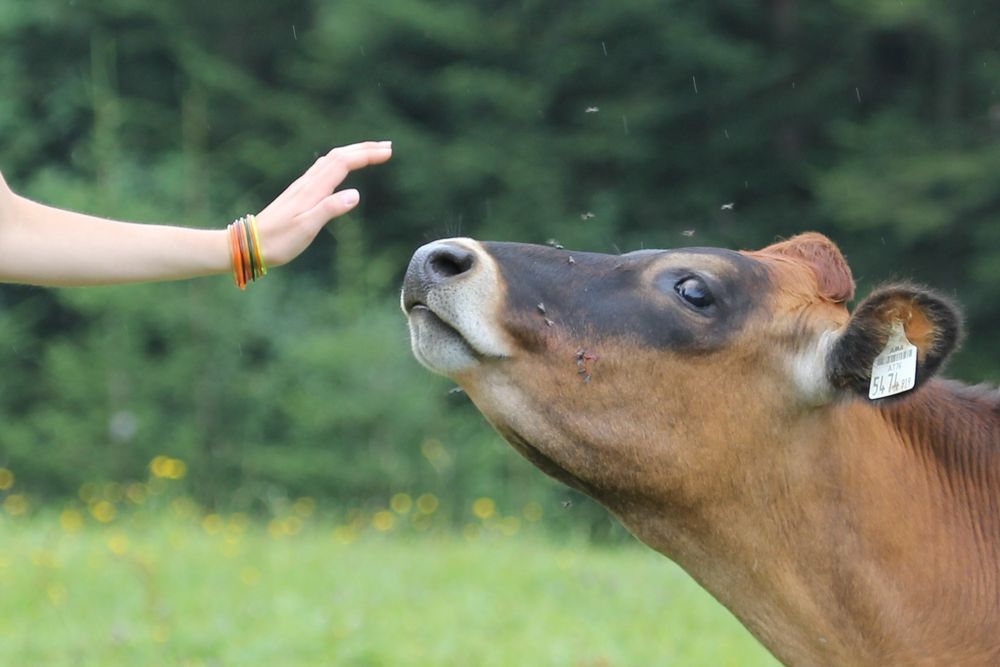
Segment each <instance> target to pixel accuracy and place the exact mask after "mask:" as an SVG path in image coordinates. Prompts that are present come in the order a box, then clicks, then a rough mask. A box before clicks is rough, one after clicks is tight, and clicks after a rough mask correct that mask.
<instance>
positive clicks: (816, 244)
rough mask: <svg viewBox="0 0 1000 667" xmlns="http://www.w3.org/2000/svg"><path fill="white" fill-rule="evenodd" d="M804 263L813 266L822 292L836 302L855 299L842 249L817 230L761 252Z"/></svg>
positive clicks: (781, 242)
mask: <svg viewBox="0 0 1000 667" xmlns="http://www.w3.org/2000/svg"><path fill="white" fill-rule="evenodd" d="M758 252H760V253H762V254H767V255H771V256H773V257H783V258H785V259H787V260H791V261H794V262H797V263H799V264H804V265H806V266H808V267H809V268H810V269H812V272H813V274H814V275H815V276H816V284H817V286H818V288H819V293H820V295H821V296H822V297H823V298H824V299H827V300H828V301H832V302H833V303H846V302H848V301H850V300H851V299H853V298H854V277H853V276H852V275H851V268H850V267H849V266H848V265H847V260H846V259H844V255H843V253H841V252H840V248H838V247H837V245H836V244H835V243H834V242H833V241H831V240H830V239H828V238H827V237H825V236H823V235H822V234H819V233H818V232H806V233H804V234H799V235H797V236H793V237H792V238H790V239H788V240H786V241H779V242H778V243H774V244H772V245H769V246H767V247H766V248H764V249H762V250H760V251H758Z"/></svg>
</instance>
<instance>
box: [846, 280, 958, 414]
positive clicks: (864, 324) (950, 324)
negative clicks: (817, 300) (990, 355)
mask: <svg viewBox="0 0 1000 667" xmlns="http://www.w3.org/2000/svg"><path fill="white" fill-rule="evenodd" d="M900 333H902V334H903V335H904V336H905V340H903V339H901V337H900ZM961 337H962V318H961V314H960V312H959V310H958V308H957V307H956V306H955V305H954V304H953V303H952V302H951V300H949V299H948V298H946V297H944V296H942V295H940V294H937V293H935V292H932V291H930V290H927V289H923V288H921V287H916V286H914V285H907V284H899V285H888V286H886V287H882V288H880V289H877V290H875V291H874V292H872V293H871V294H870V295H868V297H867V298H866V299H865V300H864V301H862V302H861V303H860V304H858V307H857V308H855V309H854V312H853V313H852V314H851V319H850V320H849V321H848V323H847V326H846V328H845V330H844V332H843V333H842V334H841V335H840V336H839V337H838V339H837V340H836V342H834V343H833V345H832V347H831V348H830V351H829V355H828V357H827V379H828V380H829V382H830V384H831V385H832V386H833V388H834V389H838V390H847V391H850V392H853V393H856V394H860V395H862V396H865V397H872V398H881V397H882V396H880V395H879V394H880V393H881V392H877V391H874V390H873V391H872V394H870V393H869V390H870V388H871V387H872V381H871V380H872V371H873V366H874V365H875V361H876V357H879V356H880V355H882V354H883V353H885V352H887V347H889V346H890V344H891V345H894V346H895V348H894V349H898V350H900V351H901V354H900V355H898V358H904V357H907V356H913V351H912V348H910V345H912V346H913V347H915V348H916V350H915V356H916V369H915V377H914V378H913V386H912V387H910V388H913V389H915V388H917V387H919V386H920V385H921V384H922V383H923V382H924V381H926V380H927V379H928V378H930V377H931V376H932V375H934V373H936V372H937V370H938V369H939V368H940V367H941V364H942V363H943V362H944V361H945V359H947V358H948V355H949V354H951V352H952V351H953V350H954V349H955V347H956V346H957V345H958V343H959V341H960V339H961ZM885 360H886V358H885V357H882V358H881V359H880V362H881V361H885ZM909 363H912V362H909ZM910 368H911V369H912V366H910ZM887 370H888V369H887ZM905 372H907V371H905V370H904V373H905ZM906 390H908V389H904V391H906ZM895 393H900V392H891V394H889V395H892V394H895Z"/></svg>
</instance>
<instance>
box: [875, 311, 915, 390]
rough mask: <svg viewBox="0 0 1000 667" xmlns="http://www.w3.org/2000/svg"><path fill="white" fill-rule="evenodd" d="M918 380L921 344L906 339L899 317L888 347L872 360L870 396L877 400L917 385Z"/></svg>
mask: <svg viewBox="0 0 1000 667" xmlns="http://www.w3.org/2000/svg"><path fill="white" fill-rule="evenodd" d="M916 380H917V346H916V345H914V344H913V343H911V342H910V341H908V340H907V339H906V333H905V332H904V331H903V323H902V322H900V321H899V320H896V321H895V322H893V323H892V331H891V332H890V333H889V340H887V341H886V343H885V348H883V349H882V352H881V353H879V355H878V356H877V357H875V362H874V363H873V364H872V382H871V385H870V386H869V387H868V398H870V399H871V400H873V401H874V400H875V399H878V398H885V397H887V396H895V395H896V394H902V393H903V392H904V391H909V390H910V389H913V385H914V384H915V383H916Z"/></svg>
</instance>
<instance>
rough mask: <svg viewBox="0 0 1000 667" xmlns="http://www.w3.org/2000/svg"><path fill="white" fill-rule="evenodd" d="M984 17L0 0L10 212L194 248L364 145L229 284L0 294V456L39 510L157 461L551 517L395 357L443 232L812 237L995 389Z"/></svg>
mask: <svg viewBox="0 0 1000 667" xmlns="http://www.w3.org/2000/svg"><path fill="white" fill-rule="evenodd" d="M998 28H1000V8H998V7H996V6H994V5H991V4H989V3H972V2H954V3H948V4H942V3H931V2H907V3H899V2H896V0H864V1H862V0H839V1H837V2H830V3H804V2H800V1H797V0H774V1H773V2H767V3H761V2H746V1H743V0H728V1H727V2H722V3H707V4H705V3H702V4H699V3H678V2H669V3H664V2H652V1H645V0H629V1H627V2H618V3H592V2H585V3H576V4H573V5H565V6H563V5H559V4H558V3H551V2H540V1H537V0H525V1H523V2H506V3H501V2H475V3H470V2H462V1H458V0H450V1H447V2H427V1H426V0H385V1H383V2H366V3H361V2H320V1H319V0H295V1H293V2H282V3H263V2H255V3H248V2H236V1H235V0H223V1H220V2H194V1H192V0H182V1H179V2H168V3H149V2H145V1H144V0H105V1H96V0H74V1H73V2H65V1H64V0H60V1H59V2H56V1H54V0H38V1H37V2H33V3H24V2H16V1H15V0H0V43H2V44H3V46H4V48H3V49H0V83H2V85H3V92H2V94H0V169H2V170H3V172H4V174H5V175H6V176H7V178H8V181H9V182H10V183H11V185H12V186H13V187H14V188H15V189H16V190H18V191H20V192H23V193H25V194H27V195H29V196H33V197H36V198H39V199H43V200H45V201H48V202H51V203H53V204H57V205H62V206H66V207H70V208H76V209H80V210H85V211H89V212H94V213H100V214H103V215H108V216H112V217H120V218H131V219H139V220H145V221H162V222H180V223H182V224H192V225H199V226H217V227H218V226H222V225H223V224H225V223H226V222H228V221H229V220H230V219H232V218H234V217H236V216H238V215H240V214H242V213H244V212H246V211H250V210H256V209H259V208H260V207H261V206H262V205H263V204H265V203H266V202H267V201H269V199H270V198H271V197H272V196H273V195H274V194H276V193H277V192H278V191H279V190H280V189H281V188H283V187H284V186H285V185H286V184H287V183H288V182H289V181H290V179H292V178H294V177H295V176H297V175H298V174H299V173H300V172H301V170H302V169H303V168H305V167H306V166H307V165H308V164H309V163H310V162H311V161H312V159H313V158H314V156H315V155H317V154H318V153H320V152H322V151H325V150H326V149H328V148H329V147H330V146H332V145H336V144H341V143H347V142H351V141H355V140H359V139H363V138H372V139H384V138H389V139H392V140H394V144H395V148H396V153H395V157H394V159H393V161H392V162H391V163H390V164H389V165H386V166H384V167H379V168H378V169H373V170H371V171H370V172H366V173H362V174H358V175H356V176H352V178H351V183H352V184H353V185H356V186H358V187H360V188H361V189H362V194H363V201H362V205H361V208H360V209H359V211H358V212H356V213H354V214H352V215H351V216H350V218H349V219H346V220H343V221H338V222H337V223H334V225H333V226H332V227H331V231H332V234H329V235H324V236H323V238H321V239H320V240H319V241H318V242H317V243H316V244H315V246H314V247H313V248H311V249H310V251H309V252H308V253H307V254H306V255H305V256H304V257H302V258H301V259H300V260H299V261H297V262H296V263H295V264H294V265H292V266H289V267H287V268H283V269H280V270H278V271H276V272H275V273H274V274H273V276H271V277H269V278H268V279H267V280H266V281H264V282H263V283H262V284H260V285H258V286H254V287H253V288H252V289H251V290H250V291H249V293H247V294H238V293H237V292H236V290H235V289H234V288H233V287H232V286H231V284H230V283H229V282H228V281H227V279H226V278H218V279H209V280H201V281H194V282H191V283H187V284H173V285H157V286H141V287H127V288H115V289H93V290H59V291H51V290H49V291H47V290H38V289H27V288H20V287H5V288H3V289H2V290H0V364H2V368H3V371H2V372H3V380H2V381H0V419H2V420H3V424H4V428H3V429H2V431H0V465H4V466H9V467H11V468H13V469H15V471H16V472H17V474H18V479H19V480H20V482H19V483H23V484H25V485H26V486H28V487H30V488H31V489H32V490H34V491H37V492H39V493H47V494H51V495H69V494H73V493H74V492H75V490H76V488H77V487H78V486H79V484H80V483H82V482H83V481H89V480H99V479H129V478H135V477H138V476H142V475H144V468H145V466H146V464H147V463H148V462H149V460H150V459H151V458H152V457H153V456H154V455H156V454H160V453H164V454H170V455H172V456H177V457H180V458H182V459H183V460H185V461H186V462H188V464H189V467H190V474H189V478H188V484H189V487H190V490H191V491H192V493H194V494H195V495H197V496H198V497H199V498H200V499H202V500H204V501H206V502H214V503H230V502H233V503H237V504H240V505H254V504H256V503H259V502H266V499H267V498H269V497H272V496H274V495H275V494H277V495H279V496H280V495H284V494H306V493H308V494H313V495H318V496H327V497H332V498H336V499H341V500H345V501H351V502H364V501H365V500H366V499H369V498H379V499H381V500H383V501H384V498H385V496H386V494H390V493H392V492H395V491H399V490H409V491H412V492H422V491H424V490H428V491H433V492H435V493H437V494H439V495H440V496H441V497H442V498H445V499H448V500H450V501H452V506H454V507H463V506H464V505H467V502H468V500H469V499H470V498H474V497H475V496H476V495H478V494H489V495H493V496H495V497H498V498H499V499H500V500H501V502H503V501H504V500H505V499H506V500H509V501H510V502H511V503H514V502H521V501H522V500H526V499H529V498H536V497H537V498H541V497H543V496H544V497H547V498H549V499H550V501H549V502H550V503H552V504H553V505H558V501H557V499H560V498H564V497H568V492H564V491H562V490H558V489H557V488H556V487H554V486H552V485H551V484H549V483H548V482H545V481H543V479H542V477H541V475H540V474H538V473H536V472H534V471H533V470H531V469H530V468H529V467H528V466H527V465H526V464H524V463H523V462H521V461H519V460H517V459H515V458H514V455H513V454H512V453H511V452H509V451H507V450H506V449H505V447H504V446H503V445H501V444H500V443H499V441H498V438H497V437H496V436H494V435H492V434H491V433H490V432H489V431H488V430H487V429H486V427H485V426H484V425H483V423H482V421H481V419H480V418H479V417H478V415H477V414H476V413H475V411H474V410H473V409H472V408H471V407H470V406H469V405H468V404H467V401H466V400H465V399H464V398H463V397H461V396H449V395H448V394H447V390H448V384H447V383H445V382H443V381H439V380H437V379H433V378H430V377H429V376H428V375H427V374H426V372H424V371H423V370H422V369H420V368H419V367H418V366H417V364H416V362H414V361H413V360H412V359H410V357H409V353H408V349H407V346H408V343H407V337H406V333H405V326H404V322H403V318H402V316H401V315H400V314H399V313H398V312H397V309H396V305H395V301H396V293H395V289H396V284H397V282H398V279H399V276H400V275H401V272H402V270H403V268H404V267H405V263H406V260H407V258H408V256H409V254H410V253H411V252H412V250H413V249H414V248H416V247H417V246H418V245H420V244H421V243H423V242H425V241H427V240H430V239H433V238H437V237H441V236H450V235H471V236H477V237H480V238H491V239H498V240H518V241H531V242H545V241H546V240H547V239H549V238H554V239H558V240H559V241H560V242H561V243H563V244H565V245H567V247H578V248H581V249H586V250H596V251H614V250H615V249H619V248H620V249H621V250H628V249H634V248H638V247H642V246H645V247H656V246H659V247H669V246H677V245H692V244H694V245H727V246H736V247H760V246H763V245H765V244H767V243H769V242H770V241H772V240H773V239H774V238H775V237H776V236H778V235H780V236H790V235H792V234H794V233H796V232H800V231H804V230H807V229H816V230H819V231H822V232H825V233H827V234H829V235H830V236H831V237H833V238H834V240H835V241H837V242H838V243H839V244H840V245H841V247H842V248H843V249H844V251H845V253H846V254H847V255H848V257H849V259H850V260H851V263H852V266H853V267H854V270H855V273H856V275H857V277H858V278H859V281H860V283H861V285H862V289H861V292H860V293H861V294H863V293H864V292H866V291H867V287H868V286H869V285H871V284H872V283H875V282H880V281H883V280H885V279H888V278H890V277H896V278H912V279H914V280H916V281H921V282H928V283H930V284H933V285H934V286H936V287H937V288H939V289H941V290H943V291H944V292H946V293H954V294H955V295H956V296H957V297H958V300H959V301H960V302H962V303H963V304H964V305H965V307H966V310H967V313H968V325H969V330H970V335H969V339H968V343H967V345H966V352H965V353H964V354H960V355H959V356H958V358H957V359H956V361H955V363H954V366H953V368H954V371H955V372H957V373H958V374H960V375H965V376H967V377H969V378H972V379H976V380H990V379H991V378H995V377H997V376H998V375H1000V355H998V354H997V351H996V350H995V346H994V344H993V339H994V338H995V337H994V336H993V335H992V331H993V329H994V328H995V326H996V321H997V319H998V312H997V308H998V304H1000V294H998V291H1000V288H998V287H997V286H998V285H1000V280H998V278H1000V268H998V267H1000V256H998V255H997V252H998V251H997V250H995V248H997V247H1000V246H998V243H1000V188H998V187H997V185H996V177H995V175H996V174H997V173H998V171H1000V158H998V155H1000V153H998V151H997V133H998V128H1000V101H998V98H997V91H998V89H1000V51H998V50H997V48H996V43H995V39H996V35H997V34H1000V30H998ZM729 203H732V204H733V207H732V209H731V210H728V208H727V209H723V207H722V206H723V205H724V204H729ZM133 427H134V433H132V432H131V430H132V428H133ZM116 429H117V430H116ZM123 433H128V437H123V435H122V434H123ZM116 434H117V435H116ZM427 442H438V443H440V445H441V447H442V449H443V451H444V452H445V453H446V454H445V455H443V457H442V458H438V459H437V460H436V461H431V460H429V459H428V457H427V456H425V453H426V451H427V447H426V446H425V447H424V450H425V451H424V453H422V449H421V447H422V445H426V443H427ZM431 450H434V451H437V450H436V449H435V448H434V447H433V446H431ZM262 499H264V500H262ZM578 514H579V513H578Z"/></svg>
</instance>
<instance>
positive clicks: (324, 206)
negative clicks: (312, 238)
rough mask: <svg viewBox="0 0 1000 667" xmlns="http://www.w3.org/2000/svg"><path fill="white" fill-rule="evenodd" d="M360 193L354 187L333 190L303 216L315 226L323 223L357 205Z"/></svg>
mask: <svg viewBox="0 0 1000 667" xmlns="http://www.w3.org/2000/svg"><path fill="white" fill-rule="evenodd" d="M359 201H361V193H360V192H358V191H357V190H355V189H353V188H352V189H350V190H342V191H341V192H334V193H333V194H332V195H329V196H328V197H324V198H323V199H321V200H320V201H319V203H318V204H316V205H315V206H313V207H312V208H311V209H309V210H308V211H306V213H305V215H304V216H303V218H304V219H305V220H306V221H307V222H308V223H309V224H310V225H313V226H315V227H321V226H323V225H325V224H326V223H327V222H328V221H329V220H332V219H333V218H336V217H337V216H341V215H343V214H345V213H347V212H348V211H350V210H351V209H352V208H354V207H355V206H357V205H358V202H359Z"/></svg>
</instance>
